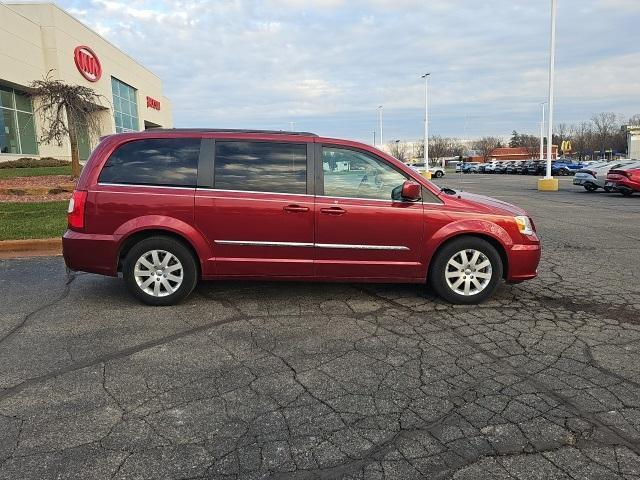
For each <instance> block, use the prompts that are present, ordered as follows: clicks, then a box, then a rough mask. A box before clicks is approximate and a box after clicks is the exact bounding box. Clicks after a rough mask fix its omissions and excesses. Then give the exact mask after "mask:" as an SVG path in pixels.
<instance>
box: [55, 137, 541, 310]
mask: <svg viewBox="0 0 640 480" xmlns="http://www.w3.org/2000/svg"><path fill="white" fill-rule="evenodd" d="M62 242H63V254H64V259H65V262H66V264H67V266H68V267H69V268H70V269H72V270H80V271H86V272H92V273H99V274H103V275H109V276H117V275H118V273H119V272H121V273H122V276H123V278H124V282H125V284H126V286H127V288H128V289H129V290H130V291H131V292H132V294H133V295H134V296H135V297H136V298H138V299H139V300H141V301H142V302H144V303H147V304H150V305H171V304H175V303H176V302H179V301H180V300H182V299H184V298H185V297H187V296H188V295H189V294H190V292H191V291H192V290H193V289H194V287H195V286H196V284H197V282H198V281H199V280H201V279H204V280H216V279H243V280H249V279H254V280H255V279H257V280H312V281H313V280H315V281H337V282H406V283H424V282H425V280H426V281H428V282H429V283H430V284H431V285H432V287H433V289H434V291H435V292H437V293H438V294H439V295H441V296H442V297H443V298H444V299H446V300H448V301H450V302H453V303H461V304H475V303H478V302H481V301H483V300H485V299H486V298H488V297H489V296H490V295H491V294H492V293H493V291H494V290H495V289H496V287H497V286H498V284H499V282H500V281H501V279H503V278H504V279H506V281H507V282H520V281H523V280H527V279H530V278H533V277H535V276H536V273H537V272H536V269H537V266H538V262H539V259H540V241H539V239H538V237H537V235H536V232H535V226H534V224H533V222H532V221H531V219H530V218H529V217H528V216H527V214H526V212H525V211H524V210H522V209H521V208H518V207H516V206H513V205H510V204H508V203H506V202H503V201H497V200H494V199H491V198H488V197H484V196H481V195H474V194H471V193H466V192H455V191H453V190H451V189H447V188H444V189H440V188H438V187H437V186H436V185H434V184H433V183H431V182H430V181H428V180H427V179H425V178H424V177H422V176H421V175H419V174H418V173H417V172H416V171H415V170H413V169H411V168H409V167H407V166H406V165H404V164H403V163H402V162H400V161H398V160H396V159H395V158H393V157H391V156H390V155H388V154H386V153H384V152H382V151H380V150H378V149H376V148H374V147H371V146H369V145H365V144H362V143H357V142H352V141H348V140H338V139H333V138H322V137H318V136H316V135H314V134H310V133H302V132H300V133H294V132H286V133H285V132H268V131H250V130H243V131H238V130H205V129H188V130H181V129H168V130H163V129H153V130H146V131H143V132H133V133H122V134H116V135H109V136H107V137H104V138H103V139H102V140H101V142H100V143H99V144H98V146H97V147H96V149H95V150H94V151H93V153H92V154H91V156H90V158H89V160H88V161H87V164H86V166H85V168H84V169H83V171H82V175H81V176H80V178H79V180H78V183H77V186H76V190H74V192H73V195H72V198H71V201H70V202H69V210H68V229H67V230H66V232H65V233H64V235H63V239H62Z"/></svg>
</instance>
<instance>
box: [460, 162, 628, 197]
mask: <svg viewBox="0 0 640 480" xmlns="http://www.w3.org/2000/svg"><path fill="white" fill-rule="evenodd" d="M546 168H547V163H546V161H544V160H510V161H492V162H487V163H473V162H469V163H458V164H457V165H456V172H462V173H496V174H517V175H544V174H545V173H546ZM551 174H552V175H554V176H565V175H574V178H573V184H574V185H580V186H582V187H584V188H585V190H587V191H588V192H595V191H596V190H598V189H599V188H602V189H603V190H604V191H605V192H619V193H621V194H622V195H625V196H628V195H631V194H633V193H634V192H640V160H628V159H622V160H614V161H605V160H590V161H585V162H578V161H574V160H571V159H566V158H559V159H557V160H553V161H552V162H551Z"/></svg>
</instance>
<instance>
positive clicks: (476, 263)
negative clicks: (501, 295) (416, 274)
mask: <svg viewBox="0 0 640 480" xmlns="http://www.w3.org/2000/svg"><path fill="white" fill-rule="evenodd" d="M502 268H503V267H502V260H501V258H500V255H499V253H498V252H497V251H496V249H495V247H494V246H493V245H491V244H490V243H489V242H487V241H486V240H483V239H481V238H478V237H461V238H458V239H455V240H452V241H451V242H449V243H448V244H446V245H445V246H444V247H443V248H442V249H440V250H439V251H438V253H437V254H436V257H435V258H434V260H433V263H432V265H431V269H430V275H429V279H430V283H431V286H432V288H433V289H434V290H435V291H436V293H437V294H438V295H439V296H440V297H442V298H444V299H445V300H447V301H449V302H451V303H455V304H463V305H465V304H466V305H471V304H477V303H481V302H483V301H484V300H486V299H487V298H489V297H490V296H491V295H492V294H493V292H494V291H495V290H496V288H497V286H498V283H499V282H500V279H501V278H502Z"/></svg>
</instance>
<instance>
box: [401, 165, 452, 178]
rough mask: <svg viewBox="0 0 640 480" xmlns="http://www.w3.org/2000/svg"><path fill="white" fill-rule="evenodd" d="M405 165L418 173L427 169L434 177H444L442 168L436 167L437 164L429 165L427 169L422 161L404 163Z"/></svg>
mask: <svg viewBox="0 0 640 480" xmlns="http://www.w3.org/2000/svg"><path fill="white" fill-rule="evenodd" d="M405 165H407V166H408V167H410V168H413V169H414V170H415V171H417V172H419V173H420V174H422V173H423V172H426V171H427V170H429V171H430V172H431V175H432V176H433V177H434V178H441V177H444V174H445V171H444V168H442V167H438V166H437V165H431V166H430V167H429V168H428V169H427V168H425V166H424V162H422V163H405Z"/></svg>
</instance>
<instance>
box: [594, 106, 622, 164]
mask: <svg viewBox="0 0 640 480" xmlns="http://www.w3.org/2000/svg"><path fill="white" fill-rule="evenodd" d="M591 123H593V126H594V134H595V136H596V139H597V141H598V147H599V150H600V153H601V155H604V152H605V150H607V149H608V148H613V137H614V136H615V134H616V133H618V132H619V131H620V128H621V125H620V122H619V121H618V116H617V115H616V114H615V113H613V112H601V113H598V114H596V115H594V116H593V117H592V118H591Z"/></svg>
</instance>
